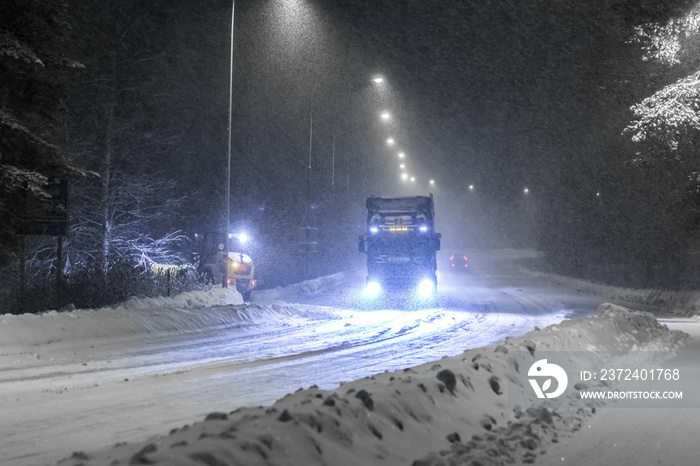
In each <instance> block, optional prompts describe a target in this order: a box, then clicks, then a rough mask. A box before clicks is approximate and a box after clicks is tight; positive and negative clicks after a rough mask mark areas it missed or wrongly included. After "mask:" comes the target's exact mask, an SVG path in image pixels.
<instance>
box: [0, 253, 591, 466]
mask: <svg viewBox="0 0 700 466" xmlns="http://www.w3.org/2000/svg"><path fill="white" fill-rule="evenodd" d="M470 263H471V264H472V269H474V270H472V271H471V272H470V273H468V274H452V273H450V272H448V271H444V272H443V273H442V274H441V278H440V293H441V299H440V301H439V303H438V306H436V307H434V308H426V309H381V310H368V309H357V308H353V303H356V302H357V300H356V296H355V293H356V291H357V290H358V289H360V288H361V285H362V283H363V275H362V272H361V271H358V272H357V273H347V274H343V275H340V276H336V277H335V278H333V279H328V280H325V281H324V282H323V286H321V285H320V284H315V285H313V284H312V286H308V287H307V288H304V287H292V288H289V289H283V290H272V291H269V292H260V293H258V295H257V296H254V302H253V303H250V304H240V305H231V306H214V307H211V308H195V309H194V311H196V312H189V313H186V314H184V315H185V317H182V316H180V317H179V318H180V319H181V320H182V319H184V320H188V321H190V322H189V323H190V324H191V325H189V326H184V327H183V324H182V322H179V324H173V325H172V329H171V330H168V326H163V325H161V326H157V325H156V326H154V328H155V329H157V330H150V333H148V332H138V331H135V332H133V333H123V332H122V333H119V334H118V335H110V331H109V328H110V325H112V324H111V321H109V320H108V319H106V318H102V317H101V316H102V315H103V314H107V313H108V311H106V310H96V311H90V315H89V316H87V315H86V317H89V318H90V319H92V320H94V321H95V322H97V326H98V327H99V325H100V322H102V321H104V328H102V331H103V333H104V335H101V336H99V337H95V336H94V335H93V334H90V335H89V336H86V337H82V336H81V335H80V334H79V333H78V334H75V332H71V330H70V328H68V329H67V330H66V331H65V332H64V333H65V335H66V336H64V337H63V338H60V339H59V338H54V339H51V340H50V341H42V342H38V343H37V342H33V343H32V344H31V345H30V344H24V345H21V344H20V345H17V344H16V345H13V346H10V347H7V346H6V345H3V346H2V347H0V348H2V349H1V351H0V412H1V413H2V417H1V418H0V464H3V465H10V466H12V465H22V466H24V465H41V464H52V463H55V462H56V461H57V460H59V459H60V458H63V457H66V456H69V455H70V454H71V453H72V452H74V451H81V450H94V449H96V448H103V447H108V446H111V445H113V444H115V443H118V442H132V441H138V440H143V439H145V438H147V437H149V436H152V435H163V434H166V433H167V432H168V431H169V430H171V429H173V428H178V427H181V426H182V425H184V424H188V423H192V422H195V421H199V420H201V419H202V417H203V416H204V415H206V414H207V413H209V412H212V411H217V410H220V411H223V412H227V411H230V410H232V409H235V408H237V407H241V406H256V405H265V404H270V403H272V402H274V401H275V400H277V399H279V398H280V397H282V396H284V395H285V394H287V393H290V392H293V391H294V390H296V389H297V388H300V387H304V388H308V387H309V386H311V385H318V386H319V387H320V388H321V389H333V388H335V387H337V386H338V385H339V383H341V382H343V381H351V380H355V379H359V378H362V377H365V376H369V375H372V374H375V373H380V372H384V371H392V370H397V369H401V368H405V367H411V366H415V365H418V364H422V363H426V362H429V361H435V360H439V359H440V358H441V357H443V356H454V355H457V354H460V353H462V352H463V351H465V350H466V349H468V348H476V347H480V346H484V345H488V344H492V343H494V342H497V341H499V340H503V338H505V337H506V336H517V335H521V334H524V333H525V332H527V331H530V330H532V329H533V327H534V326H539V327H544V326H547V325H550V324H553V323H557V322H559V321H561V320H562V319H565V318H566V317H568V316H572V315H577V316H578V315H589V314H592V313H593V312H594V311H595V309H596V308H597V306H598V304H599V303H600V302H601V300H600V299H599V298H596V297H590V296H585V295H582V294H576V293H571V292H567V291H565V290H563V289H558V288H556V287H554V286H552V285H548V284H546V283H544V282H542V281H540V280H539V279H537V278H535V276H534V275H530V274H527V273H523V272H522V270H521V269H520V268H519V267H518V266H517V263H516V261H514V256H513V254H495V255H482V256H478V255H477V256H474V257H470ZM173 312H174V311H173V310H172V309H169V308H162V307H161V308H152V309H143V310H141V311H140V313H141V315H146V316H148V318H149V319H153V320H158V319H161V320H162V319H166V318H168V319H170V318H172V317H171V314H172V313H173ZM221 314H227V315H237V316H242V317H240V318H237V319H236V320H234V321H223V322H221V323H218V324H215V325H213V324H206V325H204V324H202V323H201V322H200V320H203V321H207V319H206V318H205V317H206V316H208V315H221ZM0 317H2V318H3V320H2V323H0V336H2V335H3V333H2V332H3V331H4V332H12V328H13V325H14V324H15V323H16V322H15V320H13V317H15V316H0ZM58 317H62V315H59V316H58ZM58 317H57V316H53V317H52V316H48V315H46V316H38V317H36V318H34V319H36V320H41V319H49V318H58ZM200 318H201V319H200ZM211 321H213V322H216V320H214V319H211ZM61 322H63V320H61ZM3 325H4V327H3ZM35 327H36V326H35ZM23 330H25V329H23ZM8 335H9V334H8Z"/></svg>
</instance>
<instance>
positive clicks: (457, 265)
mask: <svg viewBox="0 0 700 466" xmlns="http://www.w3.org/2000/svg"><path fill="white" fill-rule="evenodd" d="M450 269H452V270H461V271H464V272H466V271H468V270H469V265H468V264H467V256H466V255H464V254H453V255H452V256H450Z"/></svg>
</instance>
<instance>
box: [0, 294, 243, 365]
mask: <svg viewBox="0 0 700 466" xmlns="http://www.w3.org/2000/svg"><path fill="white" fill-rule="evenodd" d="M230 304H243V299H242V298H241V295H240V293H238V292H237V291H236V290H235V289H232V288H227V289H224V288H212V289H211V290H209V291H191V292H187V293H181V294H179V295H176V296H174V297H171V298H163V297H160V298H147V297H143V296H134V297H131V298H129V299H128V300H126V301H124V302H123V303H119V304H116V305H114V306H112V307H103V308H99V309H77V310H74V311H70V312H57V311H48V312H44V313H41V314H19V315H13V314H4V315H2V316H0V344H1V345H2V349H3V351H5V352H6V351H7V350H8V348H12V347H21V348H23V349H26V348H28V347H33V346H37V345H42V344H47V343H53V342H57V341H66V340H81V341H85V340H93V339H99V338H106V337H115V336H124V335H138V334H150V333H165V332H185V331H192V330H198V329H203V328H208V327H217V326H221V325H229V324H232V323H235V322H238V321H246V320H250V319H252V318H254V313H255V309H250V310H246V311H247V312H240V311H239V312H235V313H232V312H230V308H224V307H223V306H226V305H230ZM217 306H222V307H218V308H217ZM203 308H209V309H207V311H206V312H202V309H203ZM154 317H157V318H154Z"/></svg>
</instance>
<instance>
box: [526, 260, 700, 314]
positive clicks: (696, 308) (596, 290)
mask: <svg viewBox="0 0 700 466" xmlns="http://www.w3.org/2000/svg"><path fill="white" fill-rule="evenodd" d="M523 271H524V272H526V273H528V274H530V275H533V276H537V277H540V278H542V279H544V280H546V281H547V282H549V283H551V284H554V285H557V286H564V287H566V288H568V289H571V290H575V291H577V292H580V293H585V294H592V295H596V296H602V297H604V298H605V299H606V300H610V301H617V302H625V303H635V304H643V305H645V306H653V307H658V308H663V309H664V311H668V312H672V313H673V314H674V315H677V316H686V317H689V316H698V318H699V319H700V291H672V290H658V289H633V288H623V287H617V286H610V285H602V284H598V283H592V282H589V281H586V280H583V279H579V278H573V277H567V276H564V275H557V274H553V273H545V272H539V271H535V270H532V269H529V268H523Z"/></svg>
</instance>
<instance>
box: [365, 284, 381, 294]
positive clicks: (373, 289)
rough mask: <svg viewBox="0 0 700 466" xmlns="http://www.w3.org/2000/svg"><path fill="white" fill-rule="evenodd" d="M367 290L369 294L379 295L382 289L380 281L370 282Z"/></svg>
mask: <svg viewBox="0 0 700 466" xmlns="http://www.w3.org/2000/svg"><path fill="white" fill-rule="evenodd" d="M365 291H366V292H367V295H368V296H377V295H378V294H379V292H380V291H382V287H381V286H380V285H379V283H378V282H369V283H368V284H367V288H366V289H365Z"/></svg>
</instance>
